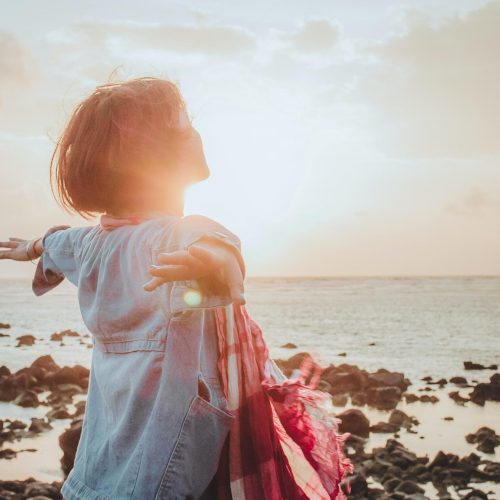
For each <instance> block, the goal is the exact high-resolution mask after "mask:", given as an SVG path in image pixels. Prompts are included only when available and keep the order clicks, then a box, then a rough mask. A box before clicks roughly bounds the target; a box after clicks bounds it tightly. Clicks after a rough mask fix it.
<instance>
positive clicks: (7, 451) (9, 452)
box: [0, 448, 17, 460]
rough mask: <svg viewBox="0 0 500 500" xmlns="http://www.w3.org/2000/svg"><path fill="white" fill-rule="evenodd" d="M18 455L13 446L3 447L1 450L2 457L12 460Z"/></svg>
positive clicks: (0, 455) (0, 457) (0, 456)
mask: <svg viewBox="0 0 500 500" xmlns="http://www.w3.org/2000/svg"><path fill="white" fill-rule="evenodd" d="M16 457H17V451H15V450H13V449H12V448H3V449H1V450H0V459H5V460H12V459H13V458H16Z"/></svg>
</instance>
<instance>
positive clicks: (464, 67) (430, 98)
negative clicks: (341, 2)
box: [354, 2, 500, 157]
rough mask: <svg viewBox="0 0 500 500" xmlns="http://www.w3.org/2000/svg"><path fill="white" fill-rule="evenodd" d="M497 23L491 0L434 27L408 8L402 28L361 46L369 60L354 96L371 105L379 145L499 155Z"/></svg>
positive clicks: (426, 152)
mask: <svg viewBox="0 0 500 500" xmlns="http://www.w3.org/2000/svg"><path fill="white" fill-rule="evenodd" d="M498 26H500V3H499V2H492V3H489V4H486V5H485V6H483V7H482V8H480V9H477V10H475V11H472V12H470V13H468V14H467V15H465V16H462V17H460V16H455V17H452V18H449V19H448V20H447V21H446V22H444V23H442V24H440V25H438V26H435V25H434V24H433V23H432V21H431V19H430V18H429V17H426V16H424V15H422V14H418V13H415V12H413V13H410V14H409V15H408V17H407V30H406V33H404V34H403V35H401V36H397V37H392V38H390V39H388V40H387V41H385V42H384V43H382V44H379V45H377V46H375V47H373V46H372V47H370V48H369V49H366V51H365V54H367V55H368V56H369V57H371V58H372V59H373V58H375V59H376V61H375V63H373V64H372V66H373V68H372V69H373V71H372V72H371V74H370V76H369V77H367V78H365V79H364V80H363V82H362V83H361V84H360V87H359V89H358V94H357V95H355V96H354V97H355V98H356V99H364V100H366V101H367V102H368V103H369V104H370V105H371V106H372V107H373V108H374V110H375V112H376V115H375V118H376V122H377V127H376V129H375V131H374V134H377V135H379V138H381V139H382V141H383V143H384V144H385V146H386V147H388V148H389V149H390V150H391V151H392V152H395V153H398V154H403V155H407V154H410V155H413V156H419V157H473V156H476V155H484V156H490V155H498V154H499V153H500V141H499V140H498V130H499V129H500V99H499V97H498V89H499V86H500V57H498V50H496V48H497V47H499V46H500V30H499V29H498ZM380 134H382V135H380Z"/></svg>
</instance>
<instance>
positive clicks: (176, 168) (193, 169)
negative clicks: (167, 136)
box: [170, 110, 210, 185]
mask: <svg viewBox="0 0 500 500" xmlns="http://www.w3.org/2000/svg"><path fill="white" fill-rule="evenodd" d="M179 129H180V130H181V133H180V134H179V140H178V142H177V144H176V147H175V154H174V161H173V164H172V170H173V172H171V173H170V174H172V173H174V175H175V176H176V177H177V179H178V180H179V182H180V183H181V184H185V185H190V184H195V183H197V182H200V181H202V180H205V179H207V178H208V177H209V176H210V169H209V167H208V165H207V160H206V158H205V151H204V150H203V142H202V140H201V136H200V134H199V132H198V131H197V130H196V128H194V127H193V125H192V124H191V121H190V120H189V118H188V116H187V114H186V111H185V110H181V111H180V112H179Z"/></svg>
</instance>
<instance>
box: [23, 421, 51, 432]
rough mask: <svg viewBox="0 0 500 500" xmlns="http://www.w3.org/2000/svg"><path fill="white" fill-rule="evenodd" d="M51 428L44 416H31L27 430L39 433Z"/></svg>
mask: <svg viewBox="0 0 500 500" xmlns="http://www.w3.org/2000/svg"><path fill="white" fill-rule="evenodd" d="M52 428H53V427H52V426H51V425H50V423H49V422H46V421H45V419H44V418H37V417H31V425H30V427H29V429H28V430H30V431H31V432H36V433H37V434H39V433H41V432H43V431H48V430H49V429H52Z"/></svg>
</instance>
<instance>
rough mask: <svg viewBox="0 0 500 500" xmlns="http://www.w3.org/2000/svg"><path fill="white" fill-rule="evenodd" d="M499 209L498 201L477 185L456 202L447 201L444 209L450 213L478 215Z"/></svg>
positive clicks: (499, 203)
mask: <svg viewBox="0 0 500 500" xmlns="http://www.w3.org/2000/svg"><path fill="white" fill-rule="evenodd" d="M498 209H500V202H499V201H497V200H494V199H492V198H490V197H489V196H488V195H487V194H486V193H485V192H484V191H483V190H482V189H480V188H479V187H473V188H471V189H470V190H469V191H468V192H467V194H466V195H465V196H464V197H463V198H462V199H461V200H460V201H459V202H458V203H448V204H447V205H445V211H446V212H448V213H450V214H452V215H465V216H479V215H484V214H486V213H488V212H491V211H492V210H493V211H495V212H496V211H497V210H498Z"/></svg>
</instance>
